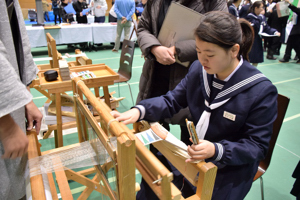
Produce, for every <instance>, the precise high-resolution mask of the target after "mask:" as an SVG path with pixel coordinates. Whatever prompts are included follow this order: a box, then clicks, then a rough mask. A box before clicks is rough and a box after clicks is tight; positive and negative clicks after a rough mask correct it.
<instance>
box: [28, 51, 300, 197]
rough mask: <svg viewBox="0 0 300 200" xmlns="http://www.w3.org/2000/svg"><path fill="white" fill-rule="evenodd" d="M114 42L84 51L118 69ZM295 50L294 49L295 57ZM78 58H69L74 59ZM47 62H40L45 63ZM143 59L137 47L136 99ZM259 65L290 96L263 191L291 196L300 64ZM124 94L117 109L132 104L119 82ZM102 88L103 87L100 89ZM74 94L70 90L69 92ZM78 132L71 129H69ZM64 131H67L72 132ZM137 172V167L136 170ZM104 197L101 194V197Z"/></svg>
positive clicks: (38, 99)
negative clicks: (113, 48)
mask: <svg viewBox="0 0 300 200" xmlns="http://www.w3.org/2000/svg"><path fill="white" fill-rule="evenodd" d="M57 48H58V51H59V52H60V53H62V54H64V53H69V54H73V53H74V50H73V49H67V47H66V45H62V46H58V47H57ZM111 49H112V46H111V45H106V46H102V47H98V51H97V52H95V51H93V52H85V53H86V54H87V56H88V57H89V58H91V59H92V60H93V64H97V63H105V64H106V65H108V66H109V67H111V68H112V69H113V70H115V71H117V70H118V64H119V58H120V53H113V52H111ZM284 50H285V45H283V46H282V48H281V56H279V57H280V58H282V56H283V54H284ZM119 52H120V51H119ZM32 54H33V56H34V58H38V57H46V56H47V51H46V48H33V49H32ZM294 56H295V53H294V52H293V55H292V58H294ZM72 60H75V59H68V61H72ZM44 63H47V62H37V64H44ZM143 63H144V59H143V58H142V57H141V51H140V49H139V48H138V47H136V49H135V55H134V61H133V77H132V78H131V80H130V81H129V83H130V85H131V89H132V93H133V96H134V99H135V98H136V96H137V94H138V85H139V78H140V74H141V72H142V66H143ZM258 69H259V70H261V71H262V72H263V73H264V74H265V75H266V76H267V77H268V78H269V79H270V80H271V81H272V82H273V84H274V85H275V86H276V87H277V89H278V91H279V93H280V94H282V95H285V96H287V97H289V98H290V99H291V101H290V104H289V107H288V110H287V114H286V116H285V120H284V123H283V125H282V128H281V131H280V134H279V138H278V140H277V144H276V147H275V149H274V152H273V158H272V161H271V165H270V167H269V168H268V170H267V171H266V173H265V174H264V175H263V178H264V191H265V199H266V200H292V199H295V197H294V196H292V195H291V194H290V190H291V188H292V186H293V183H294V179H293V178H292V177H291V175H292V173H293V170H294V169H295V167H296V165H297V163H298V161H299V160H300V148H299V144H300V136H299V124H300V106H299V105H300V90H299V87H300V64H296V61H294V60H292V61H290V63H280V62H278V59H277V60H267V59H265V62H264V63H262V64H259V65H258ZM120 89H121V91H120V93H121V96H123V97H126V99H124V100H123V101H122V102H121V103H120V107H119V108H118V110H119V111H120V112H124V111H126V110H128V109H129V108H130V107H131V106H132V101H131V98H130V93H129V89H128V86H127V84H120ZM109 91H110V92H112V91H116V94H115V96H118V92H119V91H118V87H117V85H114V86H110V87H109ZM101 92H102V91H101ZM32 94H33V96H34V98H33V99H34V103H35V104H36V105H37V106H38V107H42V106H43V104H44V102H45V101H46V98H45V97H44V96H43V95H42V94H40V93H39V92H37V91H36V90H34V89H32ZM69 94H71V92H69ZM297 124H298V125H297ZM72 131H73V132H76V130H74V129H73V130H71V131H69V132H72ZM69 132H67V131H64V134H67V133H69ZM171 132H172V133H173V134H174V135H176V136H177V137H179V135H180V131H179V128H178V127H177V126H172V127H171ZM76 142H78V139H77V134H76V133H73V134H67V135H65V136H64V145H68V144H73V143H76ZM40 143H41V144H42V148H41V150H42V151H45V150H48V149H52V148H54V140H53V138H49V139H45V140H40ZM137 173H138V171H137ZM137 177H138V178H137V180H140V176H137ZM70 185H71V189H72V192H73V194H74V199H76V198H77V197H78V196H79V194H80V192H81V191H82V190H83V189H84V187H83V186H82V185H80V184H77V183H74V182H71V183H70ZM89 199H99V194H98V193H96V192H93V193H92V196H91V197H90V198H89ZM100 199H101V198H100ZM245 199H246V200H258V199H260V184H259V181H256V182H254V183H253V186H252V188H251V190H250V192H249V194H248V195H247V197H246V198H245Z"/></svg>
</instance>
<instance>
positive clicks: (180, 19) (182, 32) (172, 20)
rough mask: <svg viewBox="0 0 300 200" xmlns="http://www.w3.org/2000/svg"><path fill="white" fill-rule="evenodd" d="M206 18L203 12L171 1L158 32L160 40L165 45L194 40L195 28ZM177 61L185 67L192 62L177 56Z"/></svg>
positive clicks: (169, 45)
mask: <svg viewBox="0 0 300 200" xmlns="http://www.w3.org/2000/svg"><path fill="white" fill-rule="evenodd" d="M178 13H180V14H178ZM204 18H205V16H204V15H203V14H201V13H198V12H196V11H194V10H192V9H190V8H187V7H185V6H183V5H181V4H179V3H176V2H171V5H170V7H169V9H168V12H167V14H166V17H165V19H164V22H163V24H162V27H161V29H160V32H159V34H158V40H159V42H160V43H161V45H163V46H165V47H171V46H174V45H175V42H178V41H184V40H194V39H195V36H194V30H195V29H196V28H197V27H198V26H199V24H200V23H201V21H202V20H203V19H204ZM175 57H176V56H175ZM176 62H177V63H179V64H181V65H183V66H185V67H188V66H189V64H190V62H180V61H179V60H178V58H177V57H176Z"/></svg>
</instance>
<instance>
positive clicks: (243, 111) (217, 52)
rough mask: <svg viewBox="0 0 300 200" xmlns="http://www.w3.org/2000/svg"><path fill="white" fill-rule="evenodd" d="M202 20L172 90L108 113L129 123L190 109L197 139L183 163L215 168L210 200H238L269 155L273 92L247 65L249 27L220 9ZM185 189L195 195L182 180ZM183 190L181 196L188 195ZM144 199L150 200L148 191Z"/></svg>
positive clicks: (273, 102) (267, 82) (274, 98)
mask: <svg viewBox="0 0 300 200" xmlns="http://www.w3.org/2000/svg"><path fill="white" fill-rule="evenodd" d="M205 16H206V17H205V19H204V21H203V22H202V23H201V24H200V25H199V27H198V28H197V29H196V31H195V36H196V50H197V53H198V61H195V62H194V63H193V64H192V66H191V67H190V70H189V72H188V74H187V75H186V77H185V78H184V79H183V80H182V81H181V82H180V83H179V84H178V85H177V87H176V88H175V89H174V90H172V91H169V92H168V93H167V94H166V95H163V96H160V97H155V98H151V99H146V100H143V101H141V102H139V104H138V105H137V106H135V107H134V108H133V109H131V110H129V111H127V112H125V113H118V112H116V111H113V112H112V115H113V116H114V117H115V118H116V119H117V120H118V121H123V122H124V123H125V124H129V123H133V122H136V121H137V120H141V119H144V120H147V121H157V120H159V119H164V118H170V117H172V116H173V115H174V114H175V113H177V112H179V110H181V109H183V108H185V107H189V108H190V111H191V114H192V117H193V122H194V124H196V131H197V134H198V137H199V139H200V141H199V144H198V145H192V146H189V147H188V152H189V155H190V156H191V159H188V160H187V161H186V162H190V161H192V160H200V159H205V160H206V161H207V162H213V163H214V164H215V165H216V166H217V167H218V172H217V177H216V182H215V187H214V191H213V197H212V199H217V200H222V199H228V200H241V199H243V198H244V197H245V196H246V194H247V193H248V191H249V190H250V188H251V185H252V182H253V177H254V175H255V174H256V172H257V169H258V164H259V161H260V160H261V159H263V158H264V156H265V155H266V153H267V151H268V144H269V140H270V138H271V134H272V124H273V122H274V120H275V118H276V115H277V105H276V104H277V103H276V99H277V90H276V88H275V86H274V85H272V83H271V82H270V81H269V80H268V79H267V78H266V77H265V76H264V75H263V74H262V73H261V72H260V71H259V70H258V69H256V68H255V67H253V66H252V65H251V64H250V63H249V62H248V61H247V60H248V56H247V54H248V52H249V50H250V48H251V45H252V42H253V37H254V36H253V29H252V28H251V25H250V24H249V23H248V22H247V21H246V20H244V19H240V21H237V19H236V18H235V17H234V16H233V15H231V14H229V13H225V12H220V11H218V12H209V13H207V14H205ZM173 173H174V172H173ZM176 173H177V174H178V172H176ZM176 173H174V174H175V175H174V176H175V180H174V181H175V182H176V180H178V179H177V178H176ZM176 183H181V184H182V179H181V181H177V182H176ZM184 186H185V187H190V189H191V190H194V192H195V188H193V187H192V186H191V185H190V184H189V183H188V181H187V180H185V183H184ZM177 187H178V188H181V186H180V185H178V184H177ZM142 190H143V188H142ZM185 191H187V190H185ZM185 191H182V192H183V196H185V197H186V196H187V195H190V194H187V193H186V192H185ZM146 193H147V192H146ZM144 198H145V199H153V197H152V196H151V197H150V195H149V191H148V194H147V195H145V196H144Z"/></svg>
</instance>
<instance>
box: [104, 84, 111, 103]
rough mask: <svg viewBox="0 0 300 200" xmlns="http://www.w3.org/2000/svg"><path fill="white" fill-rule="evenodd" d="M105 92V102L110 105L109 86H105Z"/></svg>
mask: <svg viewBox="0 0 300 200" xmlns="http://www.w3.org/2000/svg"><path fill="white" fill-rule="evenodd" d="M103 93H104V99H105V103H106V104H107V105H108V107H110V98H109V91H108V86H103Z"/></svg>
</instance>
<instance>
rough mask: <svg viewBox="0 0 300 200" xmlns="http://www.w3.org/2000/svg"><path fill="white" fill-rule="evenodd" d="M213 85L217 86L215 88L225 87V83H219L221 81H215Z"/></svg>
mask: <svg viewBox="0 0 300 200" xmlns="http://www.w3.org/2000/svg"><path fill="white" fill-rule="evenodd" d="M213 87H215V88H217V89H219V90H222V88H223V87H224V85H222V84H219V83H217V82H215V81H213Z"/></svg>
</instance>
